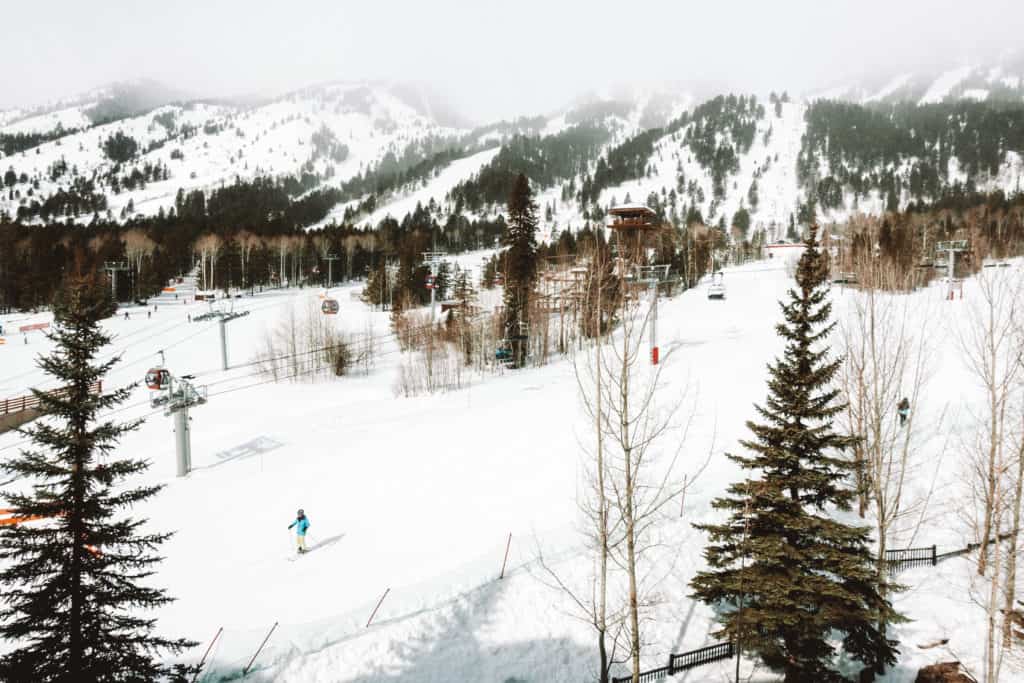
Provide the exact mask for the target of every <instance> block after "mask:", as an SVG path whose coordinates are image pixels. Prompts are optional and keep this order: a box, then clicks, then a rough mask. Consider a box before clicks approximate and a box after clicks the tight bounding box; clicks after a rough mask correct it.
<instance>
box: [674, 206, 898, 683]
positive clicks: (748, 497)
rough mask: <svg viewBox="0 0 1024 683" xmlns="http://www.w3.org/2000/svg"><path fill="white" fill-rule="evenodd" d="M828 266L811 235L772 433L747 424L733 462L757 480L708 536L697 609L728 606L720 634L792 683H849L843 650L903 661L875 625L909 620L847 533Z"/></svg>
mask: <svg viewBox="0 0 1024 683" xmlns="http://www.w3.org/2000/svg"><path fill="white" fill-rule="evenodd" d="M825 270H826V269H825V265H824V261H823V259H822V254H821V252H820V251H819V250H818V244H817V228H816V226H812V227H811V229H810V236H809V239H808V243H807V249H806V251H805V252H804V255H803V256H802V257H801V259H800V262H799V265H798V268H797V273H796V283H797V288H796V289H795V290H793V289H791V290H790V291H789V300H788V301H787V302H785V303H780V306H781V308H782V313H783V318H784V322H782V323H780V324H779V325H778V326H777V328H776V329H777V331H778V334H779V335H780V336H781V337H782V338H783V339H785V340H786V348H785V352H784V353H783V355H782V357H781V358H779V359H777V360H776V361H775V363H774V364H773V365H771V366H770V368H769V369H770V372H771V378H770V379H769V382H768V390H769V391H768V400H767V402H766V404H765V405H764V406H763V407H762V406H757V407H756V410H757V413H758V414H759V416H760V418H761V420H762V422H760V423H755V422H753V421H751V422H748V423H747V427H748V428H749V429H750V431H751V432H752V433H753V435H754V438H753V439H751V440H749V441H743V442H741V443H742V445H743V446H744V448H745V449H747V451H748V452H749V455H746V456H738V455H730V456H729V458H730V459H732V460H733V461H735V462H736V463H738V464H739V465H740V467H742V468H743V469H744V470H747V471H748V472H750V473H751V476H748V478H746V479H745V480H744V481H742V482H738V483H736V484H733V485H732V486H730V487H729V490H728V491H729V493H728V496H727V497H724V498H719V499H717V500H715V502H714V503H713V505H714V507H715V508H717V509H719V510H724V511H726V512H727V513H728V514H729V517H728V519H727V520H726V521H725V522H723V523H721V524H707V525H700V526H699V528H701V529H703V530H704V531H706V532H708V534H709V536H710V544H709V545H708V547H707V548H706V549H705V552H704V554H705V557H706V558H707V561H708V565H709V567H710V568H709V569H708V570H707V571H704V572H699V573H698V574H697V576H696V577H695V578H694V579H693V581H692V582H691V587H692V588H693V589H694V595H695V597H697V598H699V599H700V600H703V601H704V602H706V603H709V604H713V605H719V606H726V609H724V610H723V611H722V612H721V613H720V621H721V624H722V629H721V632H722V633H723V634H725V635H727V636H728V637H729V638H731V639H735V638H736V637H737V636H738V637H739V639H740V643H741V646H742V647H743V648H744V649H746V650H748V651H751V652H754V653H756V654H757V655H758V656H760V658H761V659H762V660H763V661H764V663H765V664H766V665H767V666H769V667H770V668H772V669H774V670H777V671H783V672H784V673H785V680H786V681H787V683H821V682H828V681H840V680H843V678H842V677H841V676H840V675H839V674H838V673H837V672H836V671H835V669H834V665H833V655H834V654H835V648H834V647H833V645H832V643H831V642H830V639H831V638H832V637H834V636H835V637H840V638H841V639H842V647H843V649H844V650H845V651H846V654H847V655H848V656H849V657H851V658H853V659H856V660H859V661H861V662H864V663H865V664H868V665H869V666H871V667H873V668H876V669H878V668H881V667H883V666H884V665H885V664H890V663H892V662H894V661H895V655H896V654H897V651H896V649H895V645H896V642H895V641H892V640H889V639H887V638H886V636H885V634H884V632H881V631H880V630H879V629H878V628H877V626H876V624H877V623H879V622H882V623H892V622H893V621H895V620H897V619H899V617H898V615H897V614H896V613H895V612H894V611H893V609H892V606H891V605H890V604H889V603H888V602H887V601H886V600H885V599H884V598H883V597H882V595H881V593H880V590H879V586H878V583H877V581H878V577H877V574H876V572H875V564H874V558H873V557H872V553H871V548H870V546H869V532H868V529H867V528H865V527H860V526H850V525H847V524H844V523H843V522H841V521H839V520H838V519H837V518H836V516H835V512H836V511H845V510H849V507H850V501H851V499H852V497H853V494H854V492H853V490H852V489H851V488H850V487H849V485H848V481H849V479H850V477H851V474H852V472H851V470H852V465H851V463H850V461H849V460H848V459H846V458H844V457H842V455H841V453H840V451H842V450H843V449H845V448H847V447H848V446H850V445H852V443H853V440H852V439H851V438H850V437H847V436H843V435H840V434H838V433H836V432H835V431H834V430H833V428H832V420H833V418H834V417H835V416H836V415H837V414H838V413H839V412H840V411H842V410H843V409H844V406H842V405H840V404H837V403H836V398H837V396H838V394H839V392H838V391H837V390H836V389H833V388H832V387H831V382H832V379H833V377H834V376H835V374H836V372H837V370H838V369H839V366H840V363H841V360H838V359H830V358H829V348H828V346H826V343H825V342H826V340H827V338H828V335H829V334H830V333H831V332H832V329H833V326H834V323H830V322H829V317H830V313H831V304H829V303H828V301H827V294H828V292H827V284H826V273H825Z"/></svg>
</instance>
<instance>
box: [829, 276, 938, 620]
mask: <svg viewBox="0 0 1024 683" xmlns="http://www.w3.org/2000/svg"><path fill="white" fill-rule="evenodd" d="M860 271H861V273H862V282H861V285H862V288H861V289H860V290H858V291H854V292H852V293H850V294H848V295H847V309H846V313H845V316H844V317H843V318H842V319H841V321H840V334H841V349H842V355H843V358H844V361H843V365H842V367H841V370H840V374H839V383H840V387H841V389H842V392H843V399H844V402H845V403H846V411H845V412H844V413H842V414H841V416H840V421H841V423H842V425H843V428H844V429H845V431H846V432H847V433H848V434H850V435H852V436H856V437H858V441H857V443H856V444H855V445H854V447H853V449H852V452H853V457H854V461H855V464H856V466H857V468H856V477H857V499H858V507H859V512H860V516H861V517H870V518H871V519H872V520H873V521H874V526H875V534H876V539H877V556H878V564H877V576H878V586H879V592H880V594H881V595H882V596H883V597H886V598H887V597H888V596H887V587H888V570H887V567H886V563H885V553H886V550H888V549H889V548H891V547H893V546H894V545H895V544H896V543H897V542H901V543H902V544H905V545H908V546H909V545H910V544H911V543H912V541H913V538H914V535H915V533H916V531H917V528H918V526H919V525H920V521H921V519H922V517H923V516H924V514H925V513H926V509H927V506H928V502H929V500H930V496H931V490H930V489H929V490H927V491H921V490H915V491H908V490H907V486H908V484H909V483H910V482H911V481H913V480H914V479H916V478H917V477H915V476H914V475H915V474H917V473H918V472H919V470H920V469H921V467H922V465H923V463H922V462H921V458H920V455H921V452H920V451H921V445H922V443H923V442H924V441H925V440H926V439H927V437H928V436H929V435H931V434H934V433H935V432H936V431H937V428H938V427H939V425H940V423H941V419H942V418H941V413H940V416H939V417H937V418H934V419H933V420H932V421H931V422H929V423H927V424H926V423H925V422H924V421H923V420H922V418H923V417H924V416H925V412H924V411H923V410H922V403H923V401H924V397H925V390H926V388H927V383H928V379H929V377H930V376H931V371H932V367H931V363H930V360H931V358H932V352H933V349H932V348H931V347H930V343H929V339H930V336H931V335H930V330H929V327H928V326H929V323H930V317H931V316H929V315H928V312H927V311H922V310H920V302H919V299H917V298H914V299H911V298H910V297H908V296H906V295H904V294H901V293H894V292H900V291H901V290H902V289H903V287H901V286H900V283H898V282H893V280H896V279H898V278H899V276H898V275H897V274H896V271H895V269H892V268H883V267H882V266H880V265H879V264H872V266H871V267H868V268H861V269H860ZM864 276H867V277H866V278H865V277H864ZM865 279H866V280H867V281H864V280H865ZM883 280H887V281H883ZM904 400H905V401H907V403H908V405H909V407H910V408H912V409H911V410H910V412H909V413H908V414H907V415H906V416H905V417H903V416H900V415H899V414H898V410H897V406H898V405H899V404H900V403H901V402H902V401H904ZM932 460H935V461H936V471H937V470H938V463H939V462H941V451H940V452H938V453H932ZM932 481H934V478H933V479H932ZM886 629H887V624H885V623H881V624H879V630H880V632H881V633H882V634H883V635H884V634H885V632H886Z"/></svg>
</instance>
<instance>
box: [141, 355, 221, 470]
mask: <svg viewBox="0 0 1024 683" xmlns="http://www.w3.org/2000/svg"><path fill="white" fill-rule="evenodd" d="M160 356H161V359H162V358H163V352H162V351H161V352H160ZM157 371H159V372H160V373H162V374H161V375H160V380H159V381H160V387H159V391H160V393H159V394H157V395H154V396H152V397H151V398H150V405H151V406H153V407H154V408H157V407H160V406H163V407H164V416H166V417H169V416H171V415H174V451H175V455H176V460H177V463H178V476H179V477H184V476H186V475H187V474H188V473H189V472H190V471H191V470H192V432H191V427H190V425H189V415H188V411H189V408H192V407H195V406H200V405H203V404H204V403H206V400H207V388H206V387H205V386H203V387H196V386H194V385H193V384H192V381H191V380H193V379H195V376H194V375H182V376H181V377H177V378H176V377H174V376H173V375H172V374H171V373H170V372H169V371H167V370H164V369H163V368H159V369H158V370H157ZM150 372H151V373H152V372H155V371H153V370H151V371H150ZM165 384H166V385H165ZM151 388H152V387H151Z"/></svg>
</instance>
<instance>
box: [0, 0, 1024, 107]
mask: <svg viewBox="0 0 1024 683" xmlns="http://www.w3.org/2000/svg"><path fill="white" fill-rule="evenodd" d="M3 4H4V7H3V10H2V11H0V39H2V40H0V45H2V46H3V52H4V54H5V56H6V57H7V59H6V60H5V68H4V69H2V70H0V106H2V107H11V106H19V105H26V104H40V103H43V102H46V101H50V100H52V99H55V98H58V97H64V96H69V95H74V94H77V93H80V92H82V91H85V90H88V89H90V88H93V87H96V86H99V85H103V84H105V83H109V82H111V81H115V80H121V79H134V78H152V79H156V80H158V81H161V82H164V83H166V84H168V85H172V86H176V87H179V88H183V89H186V90H188V91H190V92H193V93H195V94H198V95H229V94H242V93H248V92H252V91H262V92H276V91H280V90H284V89H291V88H295V87H299V86H302V85H306V84H309V83H314V82H320V81H325V80H356V79H365V78H373V79H398V80H412V81H419V82H424V83H427V84H430V85H432V86H434V87H435V88H437V89H439V90H440V91H441V92H443V93H445V94H446V95H448V97H450V99H451V101H452V104H453V105H454V107H455V108H456V109H457V110H458V111H460V112H462V113H464V114H466V115H468V116H470V117H471V118H473V119H476V120H478V121H480V120H488V119H493V118H497V117H504V116H510V115H514V114H519V113H539V112H543V111H547V110H550V109H552V108H555V107H557V106H559V105H562V104H564V103H565V102H567V101H568V100H571V99H573V97H574V96H576V95H578V94H579V93H581V92H583V91H586V90H589V89H592V88H595V87H601V86H602V85H606V84H611V83H622V82H630V81H639V82H665V81H672V82H682V83H689V82H695V81H699V82H705V83H708V82H710V83H715V84H716V85H720V86H721V87H723V88H725V87H729V88H734V89H743V90H755V91H759V92H764V91H767V90H768V89H778V90H782V89H788V90H790V91H791V92H801V91H805V90H808V89H813V88H817V87H822V86H824V85H829V84H834V83H835V82H838V81H843V80H850V79H858V78H862V77H864V76H867V75H870V74H873V73H877V72H879V71H880V70H884V71H885V72H886V73H895V72H898V71H901V70H904V69H913V68H922V67H924V66H926V65H934V64H942V65H958V64H962V63H964V62H965V61H974V60H977V59H980V58H985V57H988V56H990V55H991V54H992V53H995V52H998V51H999V50H1004V49H1008V48H1011V47H1014V46H1016V45H1018V44H1020V41H1021V40H1022V35H1024V30H1022V29H1024V2H1021V0H973V1H971V2H965V1H964V0H856V1H852V0H772V1H770V2H769V1H765V0H748V1H745V2H740V1H739V0H703V1H701V2H693V1H691V0H663V1H662V2H651V1H647V0H631V1H628V2H627V1H619V2H606V1H605V0H587V1H585V2H582V1H573V2H565V1H563V0H508V1H504V2H491V1H489V0H433V1H423V0H406V1H405V2H394V1H391V0H361V1H359V2H352V1H350V0H290V1H289V0H276V1H274V2H267V1H265V0H161V1H160V2H152V1H150V0H92V1H88V0H85V1H83V0H36V1H33V2H14V1H13V0H6V1H5V2H4V3H3Z"/></svg>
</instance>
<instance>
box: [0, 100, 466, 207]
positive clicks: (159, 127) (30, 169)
mask: <svg viewBox="0 0 1024 683" xmlns="http://www.w3.org/2000/svg"><path fill="white" fill-rule="evenodd" d="M88 106H89V105H77V106H74V107H70V108H67V109H62V110H57V111H54V112H50V113H47V114H43V115H39V116H35V117H30V118H27V119H23V120H20V121H15V122H14V123H11V124H9V125H7V126H3V127H0V133H17V132H46V131H50V130H52V129H53V128H55V127H56V124H57V123H58V122H60V123H61V124H62V125H63V127H64V128H65V129H71V128H79V127H84V126H87V125H88V119H87V117H86V116H85V113H84V112H85V110H86V109H87V108H88ZM323 127H326V128H327V129H328V130H330V131H331V132H332V133H333V134H334V136H335V138H336V140H337V142H338V143H340V144H343V145H345V146H346V147H347V148H348V155H347V157H346V158H345V160H344V161H340V162H339V161H335V160H332V159H329V158H325V157H320V158H318V159H313V152H312V150H313V146H312V144H311V139H312V136H313V134H314V133H315V132H317V131H319V130H321V129H322V128H323ZM118 132H120V133H122V134H124V135H127V136H130V137H132V138H134V139H135V140H136V141H137V142H138V144H139V147H140V152H139V155H138V157H137V158H136V159H134V160H133V161H131V162H129V163H128V164H127V165H125V166H124V167H123V168H122V170H121V173H122V174H123V173H125V172H126V170H127V171H130V169H131V168H134V167H139V168H141V167H143V166H144V165H145V164H146V163H149V164H155V163H157V162H159V163H160V164H162V165H165V166H166V167H167V168H168V170H169V171H170V177H169V178H168V179H167V180H158V181H155V182H152V183H149V184H148V185H147V186H146V187H145V188H143V189H140V188H137V189H135V190H131V191H122V192H120V193H116V194H115V193H113V192H112V191H111V190H110V188H109V187H103V186H101V187H98V188H97V191H99V192H102V193H104V194H106V195H107V197H108V204H109V208H110V210H111V211H112V212H113V214H114V216H115V217H119V216H120V211H121V209H122V208H124V207H125V206H126V205H127V204H128V202H129V200H131V201H132V203H133V205H134V208H135V210H136V211H137V212H139V213H143V214H156V213H157V212H158V211H159V210H160V209H161V208H162V209H164V210H165V211H166V210H168V209H170V208H171V207H172V206H174V198H175V195H176V193H177V191H178V189H179V188H180V189H183V190H184V191H186V192H188V191H190V190H195V189H203V190H210V189H213V188H215V187H218V186H221V185H223V184H229V183H231V182H234V180H235V178H236V177H238V178H243V179H250V178H253V177H256V176H271V177H276V176H279V175H285V174H288V175H293V176H298V175H299V174H300V172H301V171H302V170H303V167H306V170H310V167H309V166H307V164H308V163H310V162H311V161H312V164H313V165H312V169H313V170H316V171H318V172H320V173H321V174H326V173H327V167H328V166H331V167H332V168H333V173H334V175H333V176H332V182H334V183H337V182H339V181H342V180H346V179H348V178H350V177H351V176H353V175H355V174H356V173H358V172H360V171H361V170H363V169H365V168H367V167H369V166H370V165H372V164H374V163H376V162H377V161H379V160H380V158H381V157H383V156H384V154H385V153H386V152H388V151H392V152H394V153H395V154H396V155H400V154H401V153H402V151H403V150H404V149H405V147H406V146H407V145H408V144H409V143H411V142H413V141H415V140H421V139H423V138H425V137H428V136H434V137H441V138H444V137H452V136H454V135H456V134H459V133H464V132H466V131H461V130H457V129H452V128H445V127H443V126H439V125H437V124H436V123H434V122H433V121H432V120H430V119H429V118H427V117H425V116H423V115H421V114H420V113H419V112H417V111H416V110H415V109H413V108H412V107H411V106H409V105H408V104H406V103H405V102H403V101H401V100H400V99H399V98H397V97H396V96H394V95H393V94H391V93H389V92H387V91H386V90H385V89H381V88H371V87H369V86H367V85H365V84H360V83H354V84H335V85H326V86H320V87H317V88H310V89H306V90H302V91H297V92H295V93H292V94H289V95H286V96H283V97H281V98H279V99H276V100H274V101H272V102H269V103H267V104H264V105H260V106H255V107H250V108H247V107H238V106H231V105H224V104H204V103H201V102H197V103H191V104H186V105H167V106H163V107H160V108H158V109H155V110H153V111H151V112H149V113H146V114H143V115H140V116H134V117H129V118H126V119H123V120H120V121H116V122H113V123H109V124H105V125H101V126H95V127H91V128H87V129H86V130H82V131H81V132H78V133H75V134H73V135H66V136H64V137H61V138H59V139H57V140H54V141H52V142H47V143H44V144H42V145H39V146H38V147H35V148H32V149H30V150H27V151H25V152H22V153H19V154H15V155H12V156H11V157H7V158H5V159H3V164H4V168H5V170H6V168H8V167H11V168H13V169H14V170H15V172H16V173H17V174H19V175H20V174H22V173H25V174H26V175H27V176H28V177H29V179H30V181H33V180H38V181H39V187H38V188H36V189H35V190H34V196H35V197H45V196H47V195H50V194H53V193H54V192H56V191H57V190H58V189H61V188H65V189H66V188H67V186H68V184H69V182H70V178H71V175H72V171H74V172H77V173H78V174H80V175H81V176H82V177H84V178H90V177H92V176H93V175H94V174H99V175H100V176H102V174H104V173H106V172H107V171H109V170H111V169H112V168H113V167H114V162H112V161H111V160H109V159H107V157H106V156H105V155H104V153H103V141H104V140H106V139H107V138H108V137H110V136H112V135H116V134H117V133H118ZM150 145H158V146H156V147H155V148H154V149H152V150H150V149H149V148H150ZM62 159H63V160H64V161H65V162H66V163H67V166H68V168H69V172H68V173H67V174H65V175H64V176H61V177H58V178H56V179H54V178H51V176H50V174H49V169H50V168H51V167H52V165H53V164H54V163H56V162H59V161H60V160H62ZM19 189H20V190H21V194H22V197H21V198H20V199H14V200H12V199H10V197H9V196H8V195H4V197H2V198H0V199H2V201H0V206H2V207H3V208H6V209H7V210H8V211H9V212H10V213H11V214H12V215H13V214H14V213H15V211H16V209H17V206H18V205H19V203H20V202H21V201H26V202H27V201H30V198H29V197H27V194H26V192H27V186H24V185H23V186H21V187H20V188H19ZM90 218H91V217H89V216H87V217H84V218H83V220H85V221H88V220H89V219H90Z"/></svg>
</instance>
